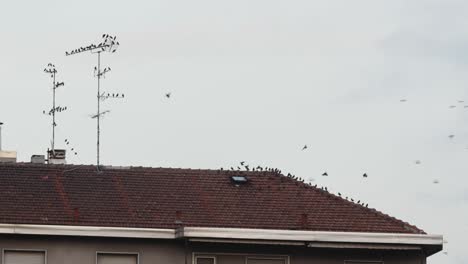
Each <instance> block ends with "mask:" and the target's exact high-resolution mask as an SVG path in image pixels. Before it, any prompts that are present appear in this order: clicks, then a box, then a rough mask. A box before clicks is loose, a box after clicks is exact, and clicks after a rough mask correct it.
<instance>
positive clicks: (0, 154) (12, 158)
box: [0, 122, 16, 163]
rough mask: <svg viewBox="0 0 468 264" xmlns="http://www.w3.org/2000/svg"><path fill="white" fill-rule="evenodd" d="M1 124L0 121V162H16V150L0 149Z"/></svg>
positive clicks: (0, 143)
mask: <svg viewBox="0 0 468 264" xmlns="http://www.w3.org/2000/svg"><path fill="white" fill-rule="evenodd" d="M2 125H3V123H2V122H0V162H12V163H15V162H16V151H6V150H2Z"/></svg>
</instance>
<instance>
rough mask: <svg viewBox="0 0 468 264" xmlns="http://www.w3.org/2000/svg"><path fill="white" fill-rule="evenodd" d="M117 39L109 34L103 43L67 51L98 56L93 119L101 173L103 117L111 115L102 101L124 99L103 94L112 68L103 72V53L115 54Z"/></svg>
mask: <svg viewBox="0 0 468 264" xmlns="http://www.w3.org/2000/svg"><path fill="white" fill-rule="evenodd" d="M116 39H117V37H116V36H111V35H108V34H103V35H102V41H101V42H100V43H98V44H91V45H89V46H85V47H80V48H78V49H74V50H71V51H69V52H68V51H66V52H65V55H66V56H71V55H75V54H79V53H83V52H87V51H89V52H91V53H93V54H94V53H97V56H98V65H97V66H95V67H94V76H95V77H97V98H96V99H97V113H96V114H95V115H92V116H91V118H96V119H97V124H96V125H97V135H96V150H97V153H96V160H97V162H96V165H97V171H99V166H100V164H101V163H100V157H101V156H100V138H101V116H102V115H104V114H106V113H109V112H110V111H109V110H105V111H101V101H104V100H107V99H109V98H124V94H121V93H117V94H115V93H113V94H112V95H111V94H110V93H107V95H105V93H101V77H102V76H104V75H105V74H106V73H108V72H109V71H110V70H111V68H110V67H105V68H104V70H102V71H101V53H102V52H110V53H114V52H115V51H116V50H117V48H118V46H119V45H120V44H119V42H118V41H116Z"/></svg>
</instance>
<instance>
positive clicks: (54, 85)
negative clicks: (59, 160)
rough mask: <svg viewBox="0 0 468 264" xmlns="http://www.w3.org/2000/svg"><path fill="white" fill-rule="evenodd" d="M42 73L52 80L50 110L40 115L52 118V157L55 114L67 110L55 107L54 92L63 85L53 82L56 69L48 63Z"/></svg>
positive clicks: (53, 151) (55, 123) (62, 83)
mask: <svg viewBox="0 0 468 264" xmlns="http://www.w3.org/2000/svg"><path fill="white" fill-rule="evenodd" d="M44 72H45V73H47V74H49V75H50V78H51V79H52V108H51V109H50V110H48V111H46V110H43V111H42V113H43V114H45V115H49V116H51V117H52V141H51V152H52V156H53V155H54V154H55V127H56V126H57V122H56V121H55V114H57V113H61V112H63V111H66V110H67V107H66V106H64V107H63V106H57V105H56V104H55V90H57V88H59V87H62V86H64V85H65V83H64V82H57V81H56V80H55V76H56V74H57V69H56V68H55V65H54V64H52V63H48V64H47V66H46V67H45V68H44Z"/></svg>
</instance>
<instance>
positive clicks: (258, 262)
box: [247, 257, 287, 264]
mask: <svg viewBox="0 0 468 264" xmlns="http://www.w3.org/2000/svg"><path fill="white" fill-rule="evenodd" d="M247 264H287V262H286V258H282V257H279V258H275V257H261V258H260V257H248V258H247Z"/></svg>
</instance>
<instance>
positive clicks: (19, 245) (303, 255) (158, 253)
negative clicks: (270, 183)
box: [0, 235, 425, 264]
mask: <svg viewBox="0 0 468 264" xmlns="http://www.w3.org/2000/svg"><path fill="white" fill-rule="evenodd" d="M0 249H2V251H3V250H4V249H34V250H38V249H39V250H46V251H47V264H65V263H67V264H68V263H69V264H95V263H96V252H120V253H123V252H132V253H138V254H139V264H192V256H193V255H194V254H208V255H215V256H216V257H217V264H245V258H246V256H260V255H276V256H285V257H287V258H288V259H289V264H343V263H344V260H369V261H370V260H383V261H385V264H424V263H425V258H423V257H421V256H420V255H421V253H420V252H416V251H397V252H396V251H375V250H372V251H367V250H331V249H329V250H327V249H313V248H305V247H298V246H259V245H233V244H201V243H197V244H193V243H188V244H186V243H185V242H184V241H180V240H152V239H121V238H89V237H83V238H80V237H53V236H51V237H46V236H18V235H2V236H0ZM185 256H187V259H185ZM2 264H3V263H2Z"/></svg>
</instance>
